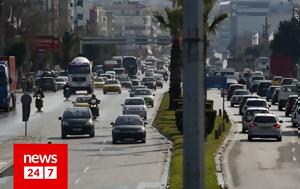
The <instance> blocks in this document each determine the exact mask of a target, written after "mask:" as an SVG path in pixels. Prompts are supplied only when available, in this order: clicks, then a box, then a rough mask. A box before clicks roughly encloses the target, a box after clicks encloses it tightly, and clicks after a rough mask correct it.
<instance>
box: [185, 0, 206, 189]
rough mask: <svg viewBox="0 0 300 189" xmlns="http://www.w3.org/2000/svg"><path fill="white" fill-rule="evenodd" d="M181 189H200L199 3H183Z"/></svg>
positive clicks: (194, 0)
mask: <svg viewBox="0 0 300 189" xmlns="http://www.w3.org/2000/svg"><path fill="white" fill-rule="evenodd" d="M183 23H184V34H183V37H184V44H183V45H184V46H183V53H184V66H183V67H184V76H183V78H184V79H183V80H184V84H183V87H184V108H183V130H184V132H183V136H184V139H183V140H184V146H183V150H184V156H183V161H184V164H183V168H184V189H204V188H205V184H204V174H205V173H204V147H205V146H204V145H205V140H204V134H205V133H204V132H205V129H204V119H205V117H204V109H205V107H204V77H205V76H204V64H205V60H203V0H185V1H184V19H183Z"/></svg>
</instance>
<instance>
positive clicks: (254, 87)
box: [249, 80, 263, 93]
mask: <svg viewBox="0 0 300 189" xmlns="http://www.w3.org/2000/svg"><path fill="white" fill-rule="evenodd" d="M260 81H263V80H255V81H253V82H252V84H251V86H250V89H249V91H250V92H251V93H254V92H257V87H258V84H259V82H260Z"/></svg>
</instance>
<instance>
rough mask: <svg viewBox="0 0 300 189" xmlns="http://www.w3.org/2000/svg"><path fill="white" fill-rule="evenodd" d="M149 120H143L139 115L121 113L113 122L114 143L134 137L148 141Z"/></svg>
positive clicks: (144, 141)
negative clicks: (146, 126) (147, 125)
mask: <svg viewBox="0 0 300 189" xmlns="http://www.w3.org/2000/svg"><path fill="white" fill-rule="evenodd" d="M146 124H147V122H143V120H142V118H141V116H139V115H121V116H118V117H117V118H116V121H115V122H112V123H111V125H112V126H113V129H112V143H113V144H117V142H118V141H124V140H128V139H133V140H135V141H138V140H140V141H141V142H142V143H146V128H145V125H146Z"/></svg>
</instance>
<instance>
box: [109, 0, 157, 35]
mask: <svg viewBox="0 0 300 189" xmlns="http://www.w3.org/2000/svg"><path fill="white" fill-rule="evenodd" d="M105 10H106V12H107V13H108V15H110V14H111V15H112V16H113V19H112V22H113V27H112V30H113V35H115V36H145V35H146V36H150V35H152V19H151V16H150V15H151V10H150V8H148V7H146V6H144V5H142V4H140V2H139V1H129V0H123V1H117V2H113V4H112V5H107V6H105Z"/></svg>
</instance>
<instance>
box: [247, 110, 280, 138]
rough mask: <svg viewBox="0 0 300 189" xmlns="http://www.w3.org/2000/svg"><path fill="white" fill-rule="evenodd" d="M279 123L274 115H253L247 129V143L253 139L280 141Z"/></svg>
mask: <svg viewBox="0 0 300 189" xmlns="http://www.w3.org/2000/svg"><path fill="white" fill-rule="evenodd" d="M281 123H283V121H281V120H280V121H279V119H278V117H277V116H276V115H274V114H270V113H267V114H255V115H254V118H253V120H252V122H251V123H250V126H249V129H248V141H252V139H253V138H276V139H277V140H278V141H281V140H282V135H281Z"/></svg>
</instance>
